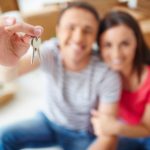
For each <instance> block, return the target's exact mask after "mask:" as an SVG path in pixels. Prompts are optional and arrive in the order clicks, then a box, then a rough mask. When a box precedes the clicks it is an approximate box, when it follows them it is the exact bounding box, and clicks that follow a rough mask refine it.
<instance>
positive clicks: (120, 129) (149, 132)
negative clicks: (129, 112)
mask: <svg viewBox="0 0 150 150" xmlns="http://www.w3.org/2000/svg"><path fill="white" fill-rule="evenodd" d="M96 113H97V116H96V115H95V116H96V117H95V118H94V119H95V122H94V130H95V132H96V133H97V134H98V135H100V134H99V129H100V128H101V129H102V130H103V132H105V133H106V134H110V135H116V136H118V135H119V136H126V137H147V136H150V119H149V116H150V104H148V105H147V106H146V107H145V111H144V115H143V117H142V120H141V123H140V124H138V125H129V124H125V123H123V122H121V121H119V120H116V119H115V118H112V117H111V118H109V120H105V122H107V121H108V122H109V124H107V123H103V124H101V126H100V119H99V118H100V117H101V116H100V115H99V117H98V112H95V114H96ZM105 119H107V118H105ZM96 120H97V121H96ZM98 126H99V128H98Z"/></svg>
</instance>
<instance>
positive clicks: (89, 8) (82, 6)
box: [57, 2, 100, 24]
mask: <svg viewBox="0 0 150 150" xmlns="http://www.w3.org/2000/svg"><path fill="white" fill-rule="evenodd" d="M71 8H79V9H84V10H86V11H88V12H90V13H91V14H92V15H93V16H94V17H95V19H96V20H97V22H98V23H99V22H100V17H99V14H98V12H97V11H96V9H95V8H94V7H93V6H91V5H90V4H88V3H85V2H71V3H69V4H68V5H67V6H66V7H64V8H63V9H62V10H61V11H60V14H59V17H58V20H57V24H59V22H60V20H61V18H62V16H63V14H64V13H65V12H66V11H67V10H69V9H71Z"/></svg>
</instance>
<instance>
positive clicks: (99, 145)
mask: <svg viewBox="0 0 150 150" xmlns="http://www.w3.org/2000/svg"><path fill="white" fill-rule="evenodd" d="M117 107H118V105H117V104H116V103H114V104H101V105H100V108H99V113H98V116H100V118H99V119H100V120H97V116H96V115H97V114H96V113H95V112H94V111H93V112H92V115H93V117H92V119H91V122H92V124H93V126H94V129H95V130H96V131H97V132H96V133H95V134H96V135H99V134H100V136H98V137H97V139H96V141H95V142H94V143H93V144H92V145H91V146H90V148H89V150H115V149H116V145H117V137H116V136H113V135H110V134H105V132H103V130H102V129H101V127H100V125H102V126H103V124H109V122H106V120H109V119H110V118H116V116H117V111H118V109H117Z"/></svg>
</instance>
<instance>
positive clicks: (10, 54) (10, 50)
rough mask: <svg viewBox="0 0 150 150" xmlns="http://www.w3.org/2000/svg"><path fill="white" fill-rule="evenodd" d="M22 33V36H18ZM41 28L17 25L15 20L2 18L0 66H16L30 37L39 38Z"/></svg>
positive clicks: (25, 50)
mask: <svg viewBox="0 0 150 150" xmlns="http://www.w3.org/2000/svg"><path fill="white" fill-rule="evenodd" d="M20 32H21V33H23V34H20ZM42 32H43V28H42V27H41V26H33V25H30V24H27V23H24V22H21V23H17V22H16V20H15V18H8V17H7V18H4V19H2V20H1V22H0V64H1V65H5V66H13V65H16V63H17V62H18V60H19V59H20V57H21V56H23V55H24V54H25V53H26V52H27V50H28V48H29V46H30V40H31V38H32V37H34V36H36V37H38V36H41V34H42Z"/></svg>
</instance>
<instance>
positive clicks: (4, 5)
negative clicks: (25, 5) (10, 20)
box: [0, 0, 19, 12]
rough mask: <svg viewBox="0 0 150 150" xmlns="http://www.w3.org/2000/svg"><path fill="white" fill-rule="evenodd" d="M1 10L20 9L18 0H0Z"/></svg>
mask: <svg viewBox="0 0 150 150" xmlns="http://www.w3.org/2000/svg"><path fill="white" fill-rule="evenodd" d="M0 7H1V12H6V11H11V10H19V6H18V3H17V0H0Z"/></svg>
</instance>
